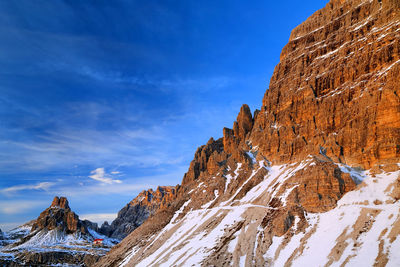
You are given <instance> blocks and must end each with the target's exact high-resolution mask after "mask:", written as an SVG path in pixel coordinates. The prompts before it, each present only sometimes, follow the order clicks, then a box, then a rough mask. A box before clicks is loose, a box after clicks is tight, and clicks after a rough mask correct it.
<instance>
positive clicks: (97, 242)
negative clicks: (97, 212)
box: [93, 238, 104, 246]
mask: <svg viewBox="0 0 400 267" xmlns="http://www.w3.org/2000/svg"><path fill="white" fill-rule="evenodd" d="M103 241H104V239H101V238H97V239H95V240H93V246H102V245H103Z"/></svg>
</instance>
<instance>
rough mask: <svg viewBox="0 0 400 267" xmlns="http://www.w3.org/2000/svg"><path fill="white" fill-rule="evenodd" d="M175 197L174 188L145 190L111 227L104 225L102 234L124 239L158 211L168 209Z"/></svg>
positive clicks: (101, 229)
mask: <svg viewBox="0 0 400 267" xmlns="http://www.w3.org/2000/svg"><path fill="white" fill-rule="evenodd" d="M175 197H176V188H175V187H174V186H159V187H157V189H156V190H155V191H153V190H152V189H149V190H144V191H142V192H141V193H140V194H139V195H138V196H137V197H136V198H134V199H133V200H132V201H131V202H129V203H128V204H127V205H126V206H125V207H123V208H122V209H121V210H120V211H119V212H118V216H117V218H116V219H115V220H114V221H113V222H112V223H111V225H109V224H108V223H104V224H103V225H102V226H101V228H100V232H101V233H103V234H105V235H107V236H109V237H112V238H116V239H123V238H124V237H126V236H127V235H128V234H130V233H131V232H132V231H133V230H135V229H136V228H137V227H139V226H140V225H142V224H143V222H144V221H146V220H147V218H148V217H149V216H151V215H153V214H154V213H155V212H156V211H157V210H158V209H163V208H166V207H167V206H168V205H169V203H170V202H171V201H172V200H173V199H174V198H175Z"/></svg>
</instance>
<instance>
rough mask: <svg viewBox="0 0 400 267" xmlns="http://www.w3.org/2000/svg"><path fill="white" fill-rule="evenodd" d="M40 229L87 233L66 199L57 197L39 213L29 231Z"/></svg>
mask: <svg viewBox="0 0 400 267" xmlns="http://www.w3.org/2000/svg"><path fill="white" fill-rule="evenodd" d="M42 229H46V230H53V229H59V230H61V231H65V232H66V233H75V232H77V231H80V232H81V233H84V234H86V233H87V232H88V230H87V228H86V226H85V224H84V223H83V222H82V221H81V220H79V216H78V215H77V214H76V213H75V212H73V211H72V210H71V208H70V207H69V204H68V200H67V198H66V197H58V196H56V197H54V199H53V201H52V203H51V205H50V207H48V208H47V209H45V210H44V211H43V212H42V213H40V215H39V217H38V218H37V219H36V221H35V223H34V224H33V226H32V229H31V231H35V230H42Z"/></svg>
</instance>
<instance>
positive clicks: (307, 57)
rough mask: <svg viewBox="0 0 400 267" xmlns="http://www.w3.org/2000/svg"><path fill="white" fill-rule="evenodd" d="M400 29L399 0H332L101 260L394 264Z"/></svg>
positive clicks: (398, 174)
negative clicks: (257, 94) (263, 83)
mask: <svg viewBox="0 0 400 267" xmlns="http://www.w3.org/2000/svg"><path fill="white" fill-rule="evenodd" d="M399 28H400V2H399V1H398V0H382V1H380V0H379V1H375V0H364V1H361V0H331V1H330V2H329V3H328V4H327V5H326V6H325V7H324V8H323V9H321V10H319V11H317V12H316V13H314V14H313V15H312V16H311V17H310V18H309V19H307V20H306V21H305V22H304V23H302V24H301V25H299V26H298V27H296V28H295V29H294V30H293V32H292V34H291V36H290V39H289V43H288V44H287V45H286V46H285V47H284V48H283V50H282V53H281V57H280V63H279V64H278V65H277V66H276V67H275V70H274V73H273V76H272V78H271V80H270V85H269V89H268V90H267V91H266V93H265V96H264V98H263V101H262V106H261V108H260V110H256V111H255V112H254V114H252V113H251V111H250V108H249V107H248V106H247V105H243V106H242V107H241V109H240V112H239V114H238V116H237V119H236V121H235V122H234V123H233V127H232V129H230V128H224V129H223V137H222V138H220V139H217V140H214V139H213V138H211V139H210V140H209V141H208V142H207V144H205V145H203V146H201V147H199V148H198V149H197V151H196V152H195V155H194V159H193V161H192V162H191V163H190V166H189V169H188V172H187V173H186V174H185V176H184V177H183V180H182V184H181V185H180V186H178V187H176V192H175V195H174V198H171V199H169V202H168V205H165V206H163V207H161V208H159V209H158V210H157V211H156V213H155V214H154V215H152V216H150V217H149V218H148V219H147V220H146V221H145V222H144V223H143V224H142V225H141V226H140V227H138V228H137V229H135V230H134V231H133V232H132V233H131V234H130V235H129V236H127V237H126V238H125V239H124V240H123V241H122V242H121V243H120V244H119V245H117V246H115V247H114V248H113V249H112V250H111V251H110V252H109V253H108V254H107V255H106V256H105V257H103V258H102V259H101V260H100V261H99V262H98V263H96V266H125V265H126V266H134V265H138V266H158V265H166V266H186V265H192V264H194V265H205V266H230V265H231V264H233V265H234V266H243V265H244V264H245V265H246V266H265V265H268V266H269V265H274V264H275V265H276V266H290V265H292V264H293V265H295V266H320V265H327V266H330V265H333V264H336V265H345V264H353V265H355V266H356V265H364V266H372V265H376V266H384V265H386V264H389V265H390V264H391V265H398V264H400V260H399V259H398V257H396V253H397V252H396V251H397V250H396V249H399V248H400V239H398V238H397V236H398V233H400V232H399V229H398V225H399V224H398V223H399V218H400V213H399V209H398V204H399V202H398V201H399V197H398V192H399V187H400V183H399V180H400V171H399V168H400V164H399V162H400V145H399V144H400V97H399V94H400V92H399V90H400V89H399V88H400V87H399V85H400V31H399ZM332 221H335V222H337V223H335V224H334V225H332ZM375 222H376V224H375ZM376 233H377V234H376ZM371 239H373V240H377V241H376V243H373V242H368V241H367V240H371ZM321 246H322V247H324V251H321V250H320V248H321Z"/></svg>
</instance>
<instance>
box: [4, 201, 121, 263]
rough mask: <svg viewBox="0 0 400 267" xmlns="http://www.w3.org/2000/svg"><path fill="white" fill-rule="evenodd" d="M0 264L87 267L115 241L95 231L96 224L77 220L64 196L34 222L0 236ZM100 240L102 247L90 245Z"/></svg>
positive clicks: (115, 241)
mask: <svg viewBox="0 0 400 267" xmlns="http://www.w3.org/2000/svg"><path fill="white" fill-rule="evenodd" d="M4 236H5V238H4V239H5V240H4V244H3V245H4V247H0V263H1V264H6V265H7V266H21V265H29V266H33V265H34V266H37V265H40V266H54V265H56V264H72V265H80V266H88V265H91V264H92V263H94V262H96V260H98V259H99V258H100V257H101V256H103V255H104V254H105V253H106V252H107V251H108V250H109V249H110V248H111V247H112V246H113V245H115V244H116V243H117V242H118V241H117V240H114V239H109V238H107V237H105V236H103V235H101V234H99V233H98V232H97V224H95V223H92V222H90V221H87V220H85V221H81V220H80V219H79V216H78V215H77V214H76V213H74V212H73V211H72V210H71V208H70V207H69V204H68V200H67V199H66V198H65V197H55V198H54V200H53V202H52V203H51V205H50V207H48V208H47V209H45V210H44V211H43V212H42V213H41V214H40V215H39V217H38V218H37V219H36V220H33V221H31V222H29V223H26V224H24V225H21V226H19V227H17V228H15V229H13V230H11V231H9V232H6V233H5V234H4ZM96 238H102V239H104V241H103V246H101V247H93V245H92V242H93V240H94V239H96Z"/></svg>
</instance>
